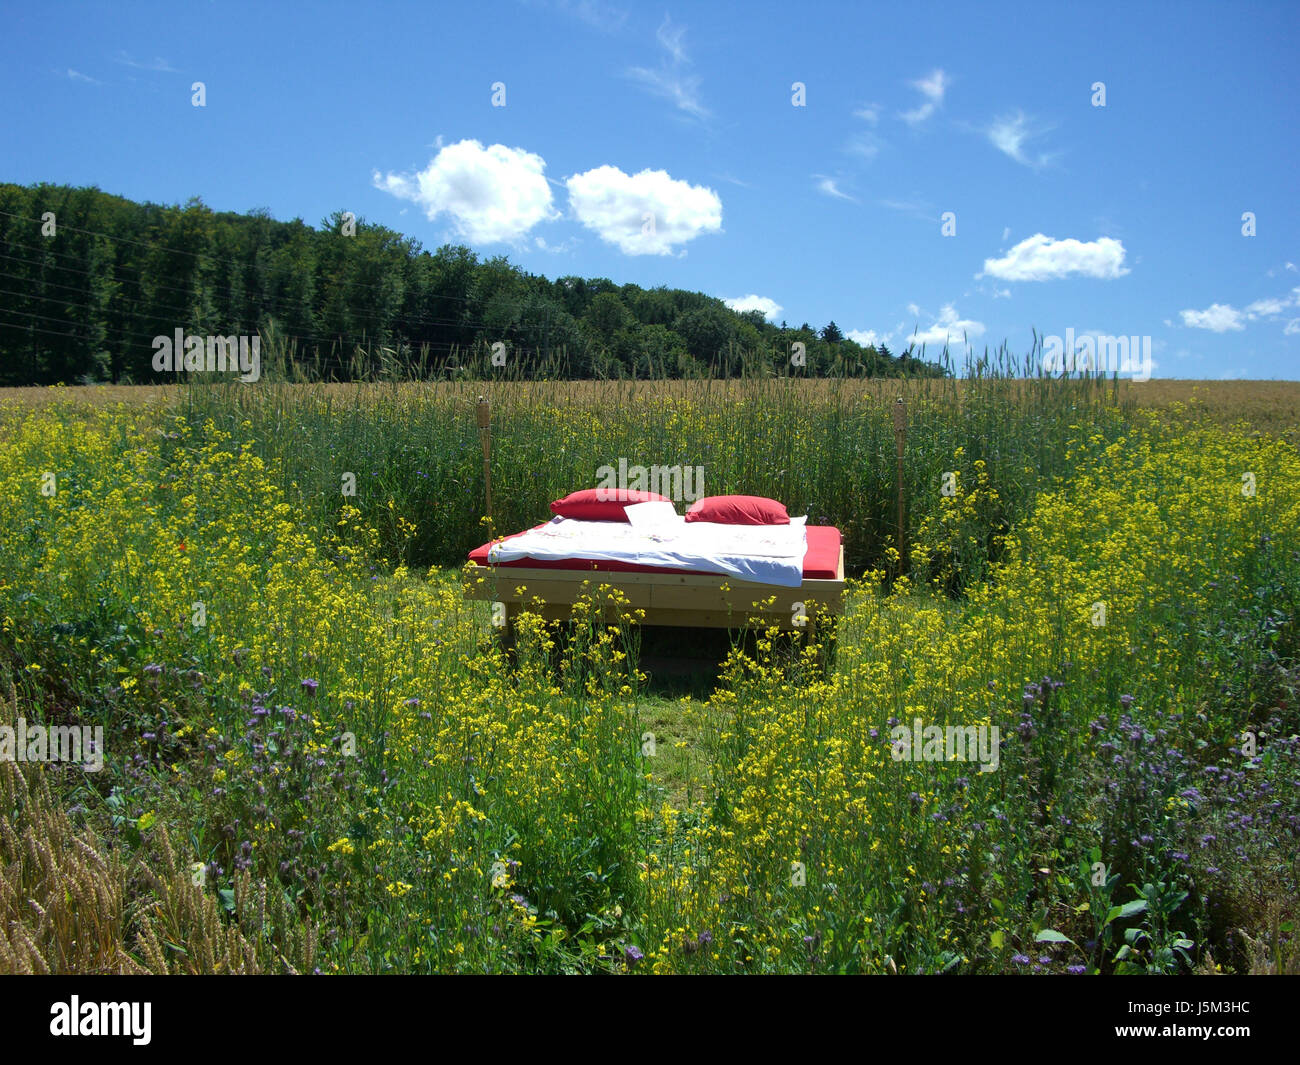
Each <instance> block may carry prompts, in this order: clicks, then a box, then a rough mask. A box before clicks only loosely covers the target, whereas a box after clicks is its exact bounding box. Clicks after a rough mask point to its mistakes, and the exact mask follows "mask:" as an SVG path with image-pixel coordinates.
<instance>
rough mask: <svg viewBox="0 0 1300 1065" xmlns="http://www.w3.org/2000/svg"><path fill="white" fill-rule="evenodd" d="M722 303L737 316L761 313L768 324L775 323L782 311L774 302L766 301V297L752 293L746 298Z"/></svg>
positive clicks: (742, 297)
mask: <svg viewBox="0 0 1300 1065" xmlns="http://www.w3.org/2000/svg"><path fill="white" fill-rule="evenodd" d="M722 302H723V303H725V304H726V305H727V306H728V307H730V308H731V309H732V310H733V311H736V312H737V313H738V314H744V313H745V312H746V311H762V312H763V317H764V318H766V319H767V320H768V321H769V322H774V321H776V316H777V315H778V314H780V313H781V311H782V309H783V308H782V307H781V305H780V304H779V303H777V302H776V300H772V299H768V298H767V297H766V296H756V295H754V294H753V293H750V294H749V295H748V296H741V297H740V298H739V299H734V300H723V301H722Z"/></svg>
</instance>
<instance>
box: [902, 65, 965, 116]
mask: <svg viewBox="0 0 1300 1065" xmlns="http://www.w3.org/2000/svg"><path fill="white" fill-rule="evenodd" d="M909 84H910V85H911V86H912V88H914V89H919V90H920V92H921V95H922V96H924V97H925V102H924V103H922V104H921V105H920V106H919V107H917V108H916V109H915V110H913V111H904V112H903V113H902V114H901V115H899V117H900V118H901V119H902V120H903V121H904V122H907V123H908V124H910V125H913V126H916V125H920V124H921V123H922V122H924V121H925V120H926V119H927V118H929V117H930V116H931V115H932V114H934V112H935V110H936V109H937V108H938V107H939V106H940V105H942V103H943V94H944V93H945V92H947V90H948V86H949V85H950V84H952V79H951V78H950V77H948V75H947V74H945V73H944V72H943V71H942V70H932V71H931V72H930V73H929V74H927V75H926V76H925V77H924V78H918V79H917V80H916V81H913V82H910V83H909Z"/></svg>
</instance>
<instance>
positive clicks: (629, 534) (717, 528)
mask: <svg viewBox="0 0 1300 1065" xmlns="http://www.w3.org/2000/svg"><path fill="white" fill-rule="evenodd" d="M807 522H808V518H807V516H803V517H798V518H791V519H790V524H789V525H718V524H715V523H713V522H707V521H694V522H688V521H687V520H686V519H685V518H682V517H680V516H679V517H678V520H677V521H676V522H668V523H664V524H656V525H654V526H653V527H650V528H636V527H635V526H633V525H631V524H628V523H625V522H618V521H575V520H574V519H572V518H559V517H556V518H552V519H551V520H550V521H549V522H548V523H547V524H546V525H543V526H541V527H540V528H537V529H530V530H528V532H526V533H521V534H520V535H519V536H516V537H513V538H512V539H510V540H506V541H503V542H501V543H497V544H493V545H492V547H491V548H490V549H489V550H488V561H489V562H515V561H517V560H519V559H524V558H534V559H541V560H545V561H553V560H560V559H566V558H586V559H595V560H598V561H605V562H631V563H635V564H636V565H639V566H667V567H670V568H672V569H688V570H696V571H698V572H700V573H721V574H725V575H727V576H730V577H739V578H740V579H742V580H746V581H754V582H756V583H758V584H774V585H778V586H780V587H782V588H798V587H799V586H800V585H801V584H802V583H803V559H804V555H806V554H807V553H808V538H807V535H806V533H805V532H804V526H805V525H806V524H807Z"/></svg>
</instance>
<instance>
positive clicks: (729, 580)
mask: <svg viewBox="0 0 1300 1065" xmlns="http://www.w3.org/2000/svg"><path fill="white" fill-rule="evenodd" d="M464 581H465V598H466V599H480V600H486V601H488V602H493V603H501V604H502V605H503V607H504V608H505V615H504V618H503V619H501V620H503V622H504V625H505V629H506V637H507V639H509V638H510V636H512V635H513V632H514V622H515V619H516V618H517V617H518V615H519V614H520V613H521V612H523V611H525V610H528V611H531V612H534V613H540V614H541V615H542V617H544V618H546V619H547V620H548V621H557V620H565V619H567V618H568V617H569V616H570V614H571V612H572V608H573V604H574V603H576V602H577V601H578V599H579V598H580V597H582V596H584V595H585V596H589V597H590V598H591V600H592V602H593V603H596V604H599V605H600V606H601V608H602V612H603V620H606V621H614V620H615V619H616V617H617V614H618V611H619V610H620V609H622V610H624V611H637V610H641V611H644V612H645V616H644V617H643V618H641V619H640V624H642V625H680V626H689V627H692V628H719V629H738V628H771V627H773V626H775V627H776V628H778V629H780V630H781V631H783V632H803V633H805V634H806V635H807V636H808V637H809V639H811V638H812V637H813V636H814V635H815V634H816V631H817V625H818V622H819V620H821V619H822V618H823V617H824V616H826V615H837V614H842V613H843V612H844V546H843V545H842V544H841V545H840V557H839V562H838V564H837V566H836V571H835V578H834V579H833V580H826V579H814V578H811V577H807V578H805V579H804V582H803V584H802V585H800V586H799V587H798V588H781V587H777V586H776V585H772V584H758V583H756V582H754V581H744V580H738V579H737V578H735V577H727V576H725V575H723V574H716V573H625V572H611V571H608V570H591V569H574V570H567V569H537V568H533V567H527V566H480V565H478V564H476V563H470V564H468V565H467V566H466V567H465V570H464ZM602 587H606V588H608V589H609V592H608V593H602V592H601V588H602ZM613 592H617V593H619V596H620V597H621V599H622V600H624V602H622V603H620V604H616V603H613V602H608V601H607V600H608V599H609V598H610V593H613ZM536 600H540V604H539V603H538V602H536ZM800 604H801V605H800Z"/></svg>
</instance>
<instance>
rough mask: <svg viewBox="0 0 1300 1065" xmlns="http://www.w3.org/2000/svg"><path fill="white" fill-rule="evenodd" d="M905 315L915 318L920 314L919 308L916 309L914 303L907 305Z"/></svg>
mask: <svg viewBox="0 0 1300 1065" xmlns="http://www.w3.org/2000/svg"><path fill="white" fill-rule="evenodd" d="M907 313H908V314H910V315H911V316H912V317H913V318H917V317H919V316H920V314H921V308H920V307H918V306H917V305H916V304H915V303H909V304H908V305H907Z"/></svg>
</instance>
